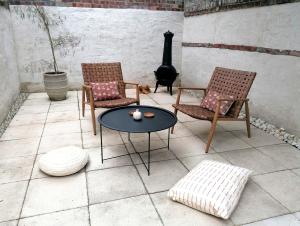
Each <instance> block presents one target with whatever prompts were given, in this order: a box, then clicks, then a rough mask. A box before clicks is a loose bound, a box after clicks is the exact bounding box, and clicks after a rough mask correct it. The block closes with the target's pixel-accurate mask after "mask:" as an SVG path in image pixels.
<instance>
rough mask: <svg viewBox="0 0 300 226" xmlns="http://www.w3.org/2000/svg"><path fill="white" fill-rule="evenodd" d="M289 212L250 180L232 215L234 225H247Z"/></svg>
mask: <svg viewBox="0 0 300 226" xmlns="http://www.w3.org/2000/svg"><path fill="white" fill-rule="evenodd" d="M286 213H288V210H287V209H286V208H285V207H284V206H282V205H281V204H280V203H279V202H278V201H276V200H275V199H273V198H272V197H271V196H270V195H269V194H268V193H267V192H265V191H264V190H263V189H261V188H260V187H259V186H258V185H256V184H255V183H254V182H253V181H251V180H249V181H248V183H247V184H246V187H245V190H244V191H243V193H242V195H241V199H240V201H239V203H238V205H237V207H236V209H235V211H234V212H233V214H232V215H231V220H232V221H233V223H234V224H237V225H240V224H246V223H250V222H254V221H259V220H263V219H266V218H270V217H275V216H278V215H282V214H286Z"/></svg>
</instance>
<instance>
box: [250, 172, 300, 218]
mask: <svg viewBox="0 0 300 226" xmlns="http://www.w3.org/2000/svg"><path fill="white" fill-rule="evenodd" d="M253 180H254V181H255V182H256V183H258V184H259V185H260V186H261V187H262V188H263V189H264V190H266V191H267V192H269V193H270V194H271V195H272V196H273V197H274V198H275V199H277V200H278V201H280V202H281V203H282V204H283V205H284V206H285V207H287V208H288V209H289V210H290V211H293V212H295V211H299V210H300V177H299V176H297V175H296V174H295V173H293V172H292V171H290V170H286V171H280V172H275V173H269V174H264V175H258V176H254V177H253Z"/></svg>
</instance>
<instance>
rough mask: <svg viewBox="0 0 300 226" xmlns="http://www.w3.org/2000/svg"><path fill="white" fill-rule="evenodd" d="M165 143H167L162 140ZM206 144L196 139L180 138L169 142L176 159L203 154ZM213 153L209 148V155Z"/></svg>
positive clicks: (194, 137)
mask: <svg viewBox="0 0 300 226" xmlns="http://www.w3.org/2000/svg"><path fill="white" fill-rule="evenodd" d="M164 141H165V143H166V142H167V141H166V140H164ZM205 147H206V144H205V143H204V142H203V141H202V140H201V139H200V138H198V137H196V136H191V137H180V138H175V139H172V140H171V141H170V149H171V150H172V151H173V152H174V154H175V155H176V156H177V157H178V158H183V157H189V156H195V155H203V154H205ZM212 152H214V151H213V149H212V148H210V150H209V153H212Z"/></svg>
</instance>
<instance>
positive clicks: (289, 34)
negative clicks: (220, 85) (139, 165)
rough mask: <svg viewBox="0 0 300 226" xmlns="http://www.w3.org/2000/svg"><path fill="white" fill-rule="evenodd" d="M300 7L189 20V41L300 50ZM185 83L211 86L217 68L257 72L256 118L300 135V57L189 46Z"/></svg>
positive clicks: (253, 99) (254, 92)
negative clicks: (208, 84) (210, 81)
mask: <svg viewBox="0 0 300 226" xmlns="http://www.w3.org/2000/svg"><path fill="white" fill-rule="evenodd" d="M299 12H300V3H292V4H285V5H277V6H270V7H261V8H251V9H245V10H235V11H228V12H222V13H214V14H208V15H202V16H195V17H187V18H185V19H184V35H183V41H184V42H199V43H225V44H232V45H251V46H262V47H269V48H275V49H294V50H300V14H299ZM182 59H183V60H182V74H183V76H182V78H181V80H182V84H183V85H188V86H191V85H194V86H206V85H207V83H208V81H209V79H210V76H211V74H212V72H213V69H214V68H215V67H216V66H223V67H229V68H236V69H241V70H249V71H256V72H257V77H256V80H255V81H254V84H253V87H252V90H251V93H250V98H251V107H252V108H251V111H252V114H253V115H254V116H258V117H261V118H263V119H266V120H268V121H269V122H271V123H273V124H275V125H277V126H279V127H281V126H282V127H284V128H286V129H288V130H289V131H290V132H292V133H294V134H297V135H300V118H299V115H300V100H299V97H300V88H299V87H300V58H299V57H293V56H279V55H269V54H263V53H256V52H244V51H237V50H234V51H233V50H224V49H210V48H197V47H196V48H193V47H183V53H182Z"/></svg>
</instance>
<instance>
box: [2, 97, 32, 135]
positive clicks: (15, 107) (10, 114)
mask: <svg viewBox="0 0 300 226" xmlns="http://www.w3.org/2000/svg"><path fill="white" fill-rule="evenodd" d="M28 95H29V93H20V94H19V96H18V97H17V98H16V100H15V102H14V103H13V105H12V106H11V108H10V110H9V112H8V114H7V116H6V118H5V119H4V120H3V122H2V123H1V124H0V137H1V136H2V134H3V133H4V132H5V130H6V128H7V127H8V125H9V123H10V122H11V120H12V119H13V118H14V116H15V115H16V114H17V112H18V111H19V109H20V107H21V106H22V104H23V103H24V101H25V100H26V99H27V97H28Z"/></svg>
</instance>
